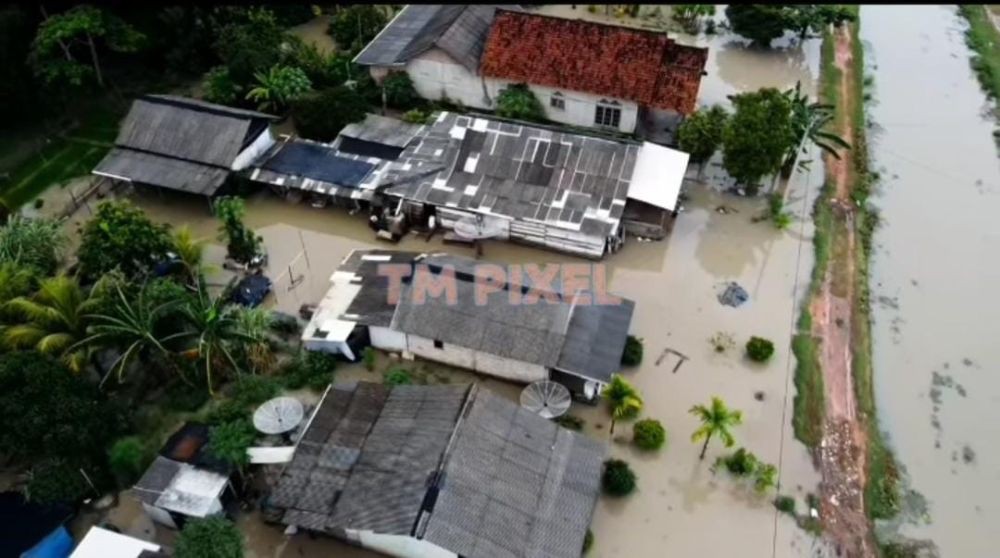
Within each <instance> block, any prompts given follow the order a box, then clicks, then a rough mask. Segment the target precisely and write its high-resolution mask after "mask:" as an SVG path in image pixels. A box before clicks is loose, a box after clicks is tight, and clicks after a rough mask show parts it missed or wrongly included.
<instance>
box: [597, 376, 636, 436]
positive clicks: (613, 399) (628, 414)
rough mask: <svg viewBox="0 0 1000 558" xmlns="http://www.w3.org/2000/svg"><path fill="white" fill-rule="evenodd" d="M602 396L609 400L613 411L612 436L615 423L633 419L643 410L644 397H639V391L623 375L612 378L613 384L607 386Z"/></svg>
mask: <svg viewBox="0 0 1000 558" xmlns="http://www.w3.org/2000/svg"><path fill="white" fill-rule="evenodd" d="M601 395H602V396H603V397H604V398H605V399H607V400H608V406H609V407H610V410H611V429H610V432H609V434H611V435H613V434H614V433H615V423H617V422H618V421H619V420H628V419H633V418H635V417H636V416H638V415H639V411H641V410H642V397H640V396H639V391H638V390H637V389H635V387H633V386H632V384H630V383H629V382H628V380H626V379H625V378H623V377H622V376H621V374H615V375H613V376H611V382H609V383H608V385H607V386H605V388H604V391H603V392H602V393H601Z"/></svg>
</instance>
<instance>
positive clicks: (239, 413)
mask: <svg viewBox="0 0 1000 558" xmlns="http://www.w3.org/2000/svg"><path fill="white" fill-rule="evenodd" d="M249 417H250V410H249V409H247V408H246V407H243V406H242V405H240V404H238V403H237V402H235V401H233V400H226V401H222V402H220V403H219V404H217V405H216V406H215V407H212V409H211V410H210V411H209V412H208V414H207V415H206V416H205V422H207V423H209V424H213V425H218V424H225V423H227V422H233V421H235V420H239V419H246V418H249Z"/></svg>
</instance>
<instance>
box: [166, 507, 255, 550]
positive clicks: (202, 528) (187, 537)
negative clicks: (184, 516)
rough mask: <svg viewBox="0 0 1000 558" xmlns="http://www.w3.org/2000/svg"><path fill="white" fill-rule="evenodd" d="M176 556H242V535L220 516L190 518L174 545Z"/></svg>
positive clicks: (230, 522) (231, 523)
mask: <svg viewBox="0 0 1000 558" xmlns="http://www.w3.org/2000/svg"><path fill="white" fill-rule="evenodd" d="M174 554H175V555H176V556H177V558H243V535H242V534H241V533H240V531H239V529H237V528H236V525H234V524H233V522H232V521H229V520H228V519H225V518H222V517H209V518H206V519H192V520H191V521H188V522H187V523H186V524H184V528H183V529H181V532H180V535H178V536H177V543H176V544H175V545H174Z"/></svg>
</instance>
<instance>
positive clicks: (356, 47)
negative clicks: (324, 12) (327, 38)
mask: <svg viewBox="0 0 1000 558" xmlns="http://www.w3.org/2000/svg"><path fill="white" fill-rule="evenodd" d="M386 22H387V19H386V17H385V14H384V13H383V12H382V10H380V9H379V8H378V7H377V6H373V5H370V4H353V5H350V6H345V7H341V8H340V9H338V10H337V13H335V14H334V15H333V20H332V21H331V22H330V29H329V33H330V35H331V36H332V37H333V40H335V41H337V46H338V47H339V49H340V50H342V51H351V52H360V51H361V49H362V48H364V46H365V45H367V44H368V43H369V42H371V40H372V39H374V38H375V35H378V32H379V31H381V30H382V28H383V27H385V24H386Z"/></svg>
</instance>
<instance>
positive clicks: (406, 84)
mask: <svg viewBox="0 0 1000 558" xmlns="http://www.w3.org/2000/svg"><path fill="white" fill-rule="evenodd" d="M382 87H383V88H384V89H385V102H386V104H387V105H389V106H390V107H393V108H397V109H412V108H414V105H416V104H418V103H420V101H421V99H420V95H418V94H417V90H416V89H414V88H413V80H411V79H410V74H408V73H406V72H392V73H390V74H389V75H388V76H386V78H385V81H383V82H382Z"/></svg>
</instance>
